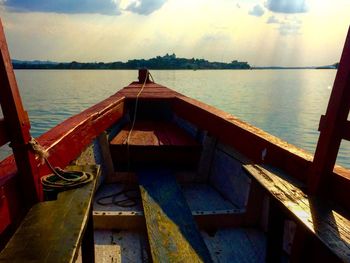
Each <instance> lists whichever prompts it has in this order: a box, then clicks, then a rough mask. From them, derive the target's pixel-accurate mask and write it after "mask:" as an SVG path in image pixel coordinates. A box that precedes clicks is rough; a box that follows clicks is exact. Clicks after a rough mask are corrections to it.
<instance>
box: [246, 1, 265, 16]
mask: <svg viewBox="0 0 350 263" xmlns="http://www.w3.org/2000/svg"><path fill="white" fill-rule="evenodd" d="M264 13H265V10H264V8H263V7H262V6H261V5H259V4H258V5H255V6H254V7H253V8H252V9H251V10H250V11H249V12H248V14H249V15H252V16H258V17H259V16H262V15H263V14H264Z"/></svg>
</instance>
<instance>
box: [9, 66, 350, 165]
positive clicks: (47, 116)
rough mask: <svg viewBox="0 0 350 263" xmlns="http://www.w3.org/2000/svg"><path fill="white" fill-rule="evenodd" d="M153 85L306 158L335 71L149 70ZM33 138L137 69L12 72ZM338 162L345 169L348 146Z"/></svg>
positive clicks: (312, 147)
mask: <svg viewBox="0 0 350 263" xmlns="http://www.w3.org/2000/svg"><path fill="white" fill-rule="evenodd" d="M151 73H152V75H153V77H154V79H155V81H156V82H158V83H160V84H163V85H165V86H168V87H170V88H173V89H175V90H177V91H179V92H181V93H183V94H185V95H188V96H190V97H193V98H196V99H198V100H201V101H203V102H206V103H208V104H210V105H213V106H215V107H218V108H220V109H222V110H224V111H227V112H229V113H232V114H233V115H235V116H237V117H239V118H240V119H242V120H244V121H246V122H249V123H251V124H253V125H255V126H257V127H259V128H261V129H263V130H265V131H267V132H269V133H271V134H273V135H276V136H278V137H280V138H282V139H284V140H286V141H288V142H289V143H292V144H294V145H296V146H298V147H301V148H303V149H305V150H307V151H309V152H311V153H313V152H314V150H315V145H316V143H317V138H318V132H317V128H318V123H319V118H320V116H321V114H324V113H325V111H326V107H327V103H328V99H329V95H330V92H331V89H330V88H329V87H332V85H333V81H334V77H335V74H336V71H335V70H197V71H186V70H178V71H170V70H152V71H151ZM15 74H16V77H17V81H18V85H19V87H20V90H21V94H22V99H23V102H24V105H25V108H26V109H27V110H28V112H29V116H30V119H31V123H32V134H33V135H34V136H38V135H40V134H42V133H43V132H45V131H47V130H48V129H50V128H52V127H54V126H55V125H56V124H58V123H59V122H61V121H63V120H65V119H66V118H67V117H69V116H71V115H73V114H76V113H78V112H80V111H81V110H83V109H86V108H87V107H89V106H91V105H93V104H95V103H97V102H99V101H101V100H103V99H104V98H106V97H108V96H110V95H112V94H114V93H115V92H116V91H117V90H119V89H120V88H122V87H124V86H126V85H127V84H129V83H130V82H131V81H133V80H136V79H137V71H136V70H119V71H107V70H106V71H105V70H81V71H80V70H79V71H78V70H70V71H69V70H61V71H55V70H46V71H45V70H17V71H16V72H15ZM338 162H339V163H340V164H342V165H343V166H346V167H348V168H350V143H349V142H343V143H342V146H341V151H340V153H339V156H338Z"/></svg>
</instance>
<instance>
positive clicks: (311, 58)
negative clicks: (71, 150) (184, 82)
mask: <svg viewBox="0 0 350 263" xmlns="http://www.w3.org/2000/svg"><path fill="white" fill-rule="evenodd" d="M349 14H350V0H30V1H29V0H0V16H1V19H2V22H3V25H4V29H5V33H6V37H7V43H8V46H9V50H10V54H11V57H12V58H13V59H21V60H51V61H58V62H64V61H65V62H70V61H80V62H94V61H103V62H112V61H127V60H128V59H134V58H145V59H148V58H151V57H155V56H158V55H161V56H162V55H165V54H166V53H169V54H172V53H175V54H176V56H177V57H185V58H192V57H194V58H204V59H208V60H209V61H223V62H230V61H232V60H239V61H247V62H248V63H249V64H250V65H252V66H319V65H329V64H333V63H335V62H338V61H339V58H340V55H341V51H342V47H343V45H344V40H345V37H346V34H347V31H348V28H349V25H350V15H349Z"/></svg>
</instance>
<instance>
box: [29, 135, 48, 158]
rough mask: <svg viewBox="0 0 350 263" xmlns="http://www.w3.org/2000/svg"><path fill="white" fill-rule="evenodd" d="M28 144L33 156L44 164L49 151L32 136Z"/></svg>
mask: <svg viewBox="0 0 350 263" xmlns="http://www.w3.org/2000/svg"><path fill="white" fill-rule="evenodd" d="M28 144H29V145H30V147H31V148H32V150H33V151H34V154H35V157H36V158H38V159H39V160H40V162H41V164H44V163H45V160H46V159H47V158H48V157H49V153H48V152H47V151H46V150H45V149H44V147H43V146H41V145H40V144H39V143H38V141H37V140H35V139H34V138H33V137H31V138H30V141H29V142H28Z"/></svg>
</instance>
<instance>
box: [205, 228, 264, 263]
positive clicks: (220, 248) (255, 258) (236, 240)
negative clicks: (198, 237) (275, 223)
mask: <svg viewBox="0 0 350 263" xmlns="http://www.w3.org/2000/svg"><path fill="white" fill-rule="evenodd" d="M201 233H202V236H203V238H204V241H205V243H206V244H207V247H208V249H209V252H210V254H211V256H212V259H213V262H217V263H231V262H235V263H264V262H265V250H266V249H265V248H266V239H265V235H264V233H263V232H261V231H258V230H256V229H250V228H224V229H219V230H218V231H216V232H212V233H206V232H204V231H202V232H201Z"/></svg>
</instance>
